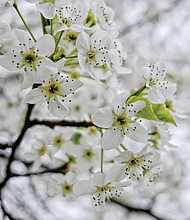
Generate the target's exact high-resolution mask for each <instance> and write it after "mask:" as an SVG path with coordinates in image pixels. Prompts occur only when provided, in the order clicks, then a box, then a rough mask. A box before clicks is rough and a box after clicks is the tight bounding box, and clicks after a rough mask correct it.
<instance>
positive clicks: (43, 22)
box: [40, 14, 47, 34]
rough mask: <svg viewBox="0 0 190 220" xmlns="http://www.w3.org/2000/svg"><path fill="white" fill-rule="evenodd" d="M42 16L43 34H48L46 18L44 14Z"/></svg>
mask: <svg viewBox="0 0 190 220" xmlns="http://www.w3.org/2000/svg"><path fill="white" fill-rule="evenodd" d="M40 16H41V21H42V31H43V34H47V32H46V28H45V27H46V19H45V18H44V16H43V15H42V14H40Z"/></svg>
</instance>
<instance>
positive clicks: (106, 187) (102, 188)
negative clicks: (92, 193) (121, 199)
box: [96, 182, 111, 193]
mask: <svg viewBox="0 0 190 220" xmlns="http://www.w3.org/2000/svg"><path fill="white" fill-rule="evenodd" d="M96 189H97V190H96V192H101V193H103V192H107V191H108V190H110V189H111V187H110V182H109V183H106V184H105V185H104V186H96Z"/></svg>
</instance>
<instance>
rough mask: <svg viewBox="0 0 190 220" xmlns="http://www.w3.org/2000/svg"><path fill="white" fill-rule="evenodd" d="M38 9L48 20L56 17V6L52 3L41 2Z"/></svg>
mask: <svg viewBox="0 0 190 220" xmlns="http://www.w3.org/2000/svg"><path fill="white" fill-rule="evenodd" d="M36 8H37V9H38V10H39V11H40V12H41V13H42V14H43V16H44V17H45V18H47V19H52V18H54V16H55V5H53V4H52V3H50V2H45V3H44V2H39V3H38V4H36Z"/></svg>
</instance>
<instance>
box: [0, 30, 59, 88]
mask: <svg viewBox="0 0 190 220" xmlns="http://www.w3.org/2000/svg"><path fill="white" fill-rule="evenodd" d="M14 33H15V36H16V38H17V40H18V42H19V45H18V46H19V48H17V49H13V50H12V51H11V52H8V53H6V54H5V55H3V56H0V65H2V66H3V67H4V68H6V69H8V70H11V71H16V70H19V69H24V71H25V74H24V80H23V88H24V89H25V88H28V87H30V86H32V84H33V83H35V82H39V80H40V78H41V72H45V71H48V70H49V69H50V70H55V64H54V63H53V62H52V61H51V60H50V59H48V58H47V57H48V56H50V55H51V54H52V53H53V52H54V50H55V42H54V39H53V37H52V36H51V35H49V34H45V35H43V36H42V37H41V38H39V39H38V40H37V41H36V42H33V40H32V39H31V38H30V37H29V36H28V34H27V33H26V32H25V31H22V30H15V31H14Z"/></svg>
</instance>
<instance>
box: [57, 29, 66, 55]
mask: <svg viewBox="0 0 190 220" xmlns="http://www.w3.org/2000/svg"><path fill="white" fill-rule="evenodd" d="M63 32H64V31H61V34H60V35H59V38H58V40H57V42H56V45H55V51H56V49H57V46H58V44H59V41H60V40H61V37H62V35H63Z"/></svg>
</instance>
